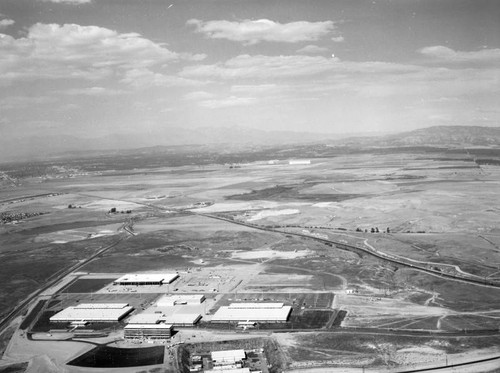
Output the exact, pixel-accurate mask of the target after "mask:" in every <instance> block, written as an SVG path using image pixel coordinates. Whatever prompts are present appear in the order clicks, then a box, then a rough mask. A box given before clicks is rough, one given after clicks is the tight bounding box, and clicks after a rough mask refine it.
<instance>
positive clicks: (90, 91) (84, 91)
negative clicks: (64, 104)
mask: <svg viewBox="0 0 500 373" xmlns="http://www.w3.org/2000/svg"><path fill="white" fill-rule="evenodd" d="M62 93H65V94H67V95H72V96H77V95H83V96H116V95H121V94H124V93H126V91H123V90H119V89H109V88H104V87H88V88H73V89H68V90H66V91H63V92H62Z"/></svg>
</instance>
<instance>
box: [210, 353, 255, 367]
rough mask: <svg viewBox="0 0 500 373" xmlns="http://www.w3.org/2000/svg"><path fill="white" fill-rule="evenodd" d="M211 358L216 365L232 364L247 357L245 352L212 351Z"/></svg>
mask: <svg viewBox="0 0 500 373" xmlns="http://www.w3.org/2000/svg"><path fill="white" fill-rule="evenodd" d="M211 356H212V360H213V362H214V364H218V365H220V364H233V363H235V362H237V361H241V360H244V359H246V357H247V355H246V353H245V350H226V351H212V352H211Z"/></svg>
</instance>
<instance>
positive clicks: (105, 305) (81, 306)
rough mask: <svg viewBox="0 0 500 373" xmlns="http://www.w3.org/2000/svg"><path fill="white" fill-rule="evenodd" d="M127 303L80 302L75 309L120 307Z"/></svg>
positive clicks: (125, 305)
mask: <svg viewBox="0 0 500 373" xmlns="http://www.w3.org/2000/svg"><path fill="white" fill-rule="evenodd" d="M127 306H128V303H80V304H79V305H78V306H74V308H75V309H109V310H111V309H117V310H118V309H121V308H124V307H127Z"/></svg>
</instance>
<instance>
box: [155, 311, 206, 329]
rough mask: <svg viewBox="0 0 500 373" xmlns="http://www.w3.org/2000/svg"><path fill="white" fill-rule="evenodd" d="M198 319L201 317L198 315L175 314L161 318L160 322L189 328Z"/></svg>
mask: <svg viewBox="0 0 500 373" xmlns="http://www.w3.org/2000/svg"><path fill="white" fill-rule="evenodd" d="M200 319H201V315H200V314H199V313H175V314H173V315H169V316H162V317H161V318H160V321H163V322H165V323H166V324H172V325H175V326H182V325H184V326H189V325H194V324H196V323H197V322H198V321H200Z"/></svg>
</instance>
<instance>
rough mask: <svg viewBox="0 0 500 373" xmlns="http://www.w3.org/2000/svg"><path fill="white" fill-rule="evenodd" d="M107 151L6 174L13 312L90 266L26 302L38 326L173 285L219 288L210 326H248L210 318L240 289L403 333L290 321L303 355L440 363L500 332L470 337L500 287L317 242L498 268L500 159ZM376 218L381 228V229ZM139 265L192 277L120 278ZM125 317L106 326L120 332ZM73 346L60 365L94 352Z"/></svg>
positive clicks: (475, 274) (303, 318)
mask: <svg viewBox="0 0 500 373" xmlns="http://www.w3.org/2000/svg"><path fill="white" fill-rule="evenodd" d="M103 162H104V161H103ZM107 162H110V163H100V166H99V172H98V173H96V172H82V173H80V174H79V175H78V176H75V177H72V178H62V177H61V178H58V177H43V178H39V177H27V178H20V179H19V180H21V181H20V182H19V185H18V186H16V188H13V187H12V186H9V185H3V186H2V187H1V188H0V212H2V213H6V214H12V216H24V218H23V219H21V220H19V221H17V222H15V223H14V222H9V223H8V224H2V225H0V259H1V260H0V281H2V283H3V286H2V288H1V290H0V314H3V315H6V314H7V312H8V311H9V309H12V308H13V307H14V305H15V304H17V303H19V302H20V301H22V300H23V299H25V298H27V297H28V296H29V294H31V293H33V292H34V291H36V290H37V289H40V288H42V287H43V286H44V285H46V284H47V283H49V282H50V280H51V279H58V274H61V273H63V272H64V271H65V270H68V269H69V268H70V267H71V266H76V265H78V264H81V266H79V267H78V269H77V270H78V274H73V275H72V277H69V278H68V277H66V278H65V279H64V281H66V282H65V283H62V282H59V284H60V285H59V288H58V287H57V286H56V287H54V288H53V289H46V290H45V292H44V298H43V299H44V300H47V302H46V303H44V306H45V307H43V310H42V311H41V315H35V314H33V315H32V313H25V318H24V320H25V321H24V325H23V328H24V329H25V330H28V329H29V327H30V325H31V324H33V323H34V325H35V328H34V331H35V332H36V331H37V330H38V331H39V332H40V333H38V337H40V336H43V335H44V333H47V332H48V331H49V330H51V329H54V326H53V325H49V324H48V322H47V321H48V317H49V316H50V314H53V313H54V312H56V311H57V310H60V309H62V308H64V307H66V306H68V305H74V304H76V303H77V301H78V302H83V301H92V302H98V301H99V302H103V301H111V302H118V301H123V302H126V303H130V304H131V305H133V306H134V307H135V308H136V312H139V311H141V312H142V311H144V312H146V313H147V312H155V309H154V306H153V302H154V299H156V298H157V297H159V296H160V295H161V294H165V293H176V294H204V295H205V296H206V297H207V301H206V304H204V305H203V307H202V308H199V309H197V312H198V311H199V312H200V313H201V314H203V316H204V318H203V322H202V326H206V328H204V327H203V328H200V330H203V331H204V332H203V333H205V331H207V330H208V331H210V333H214V335H216V333H232V334H230V335H235V333H236V334H237V335H238V336H239V337H241V335H242V334H241V331H240V332H239V334H238V333H237V332H236V331H235V330H234V328H233V330H229V329H228V330H223V329H224V328H222V329H221V330H217V328H215V327H212V326H210V325H209V324H208V322H209V321H210V317H211V315H213V313H214V312H215V311H216V309H217V308H218V307H220V306H222V305H226V304H229V303H230V302H231V301H236V300H239V301H268V302H269V301H276V302H284V303H285V304H290V305H292V306H293V307H294V308H293V312H292V316H291V319H290V320H289V323H287V324H283V325H282V326H277V325H269V326H268V327H269V328H272V329H274V328H277V329H285V330H287V329H291V328H294V329H296V328H304V329H311V328H313V329H322V328H327V326H328V328H329V329H331V328H334V329H335V330H337V329H338V328H339V327H340V329H342V328H345V330H346V333H348V331H349V330H350V328H363V330H365V328H366V329H370V328H371V329H377V330H384V331H385V332H387V333H389V335H384V336H383V337H381V336H380V335H377V336H376V340H375V337H374V336H369V335H367V336H361V335H359V334H357V335H355V336H348V335H346V334H341V336H340V337H339V334H336V333H334V332H332V335H331V336H330V335H329V334H323V333H322V334H321V335H320V336H319V337H318V338H313V336H308V335H307V334H304V336H302V334H300V337H299V334H293V335H291V334H290V335H288V334H284V333H276V334H277V335H278V334H279V336H278V337H277V341H278V344H279V345H280V349H281V350H282V351H283V353H284V354H285V355H283V356H293V359H292V360H291V361H294V363H293V364H296V365H293V364H292V367H293V366H295V367H301V366H302V365H301V364H302V363H304V364H306V362H308V361H309V362H313V361H316V362H318V361H322V362H323V363H325V361H329V363H328V364H330V365H335V366H346V367H349V366H360V364H365V365H366V366H372V367H373V366H388V365H390V364H393V363H394V362H396V363H397V364H401V365H405V364H410V365H411V364H413V363H418V362H422V361H425V359H431V360H432V359H434V360H436V361H438V360H439V359H442V356H443V353H444V352H443V351H445V353H466V352H467V351H469V350H470V351H472V350H475V349H479V348H486V347H488V348H492V349H493V348H494V347H495V346H498V345H500V344H499V343H498V337H495V336H489V337H482V339H481V341H483V342H484V343H482V344H481V343H480V341H479V339H478V338H474V337H470V338H469V337H467V336H466V335H465V332H474V331H478V330H488V331H492V330H498V321H499V320H500V289H498V288H493V287H485V286H478V285H474V284H470V283H467V282H463V281H455V280H454V279H450V278H445V277H440V276H439V272H438V274H429V273H424V272H422V271H419V270H416V269H414V268H410V267H408V266H404V265H401V264H395V263H390V262H388V261H386V260H384V259H383V258H382V259H381V258H375V257H373V256H370V255H368V254H367V253H364V252H362V251H360V250H347V249H346V248H343V247H341V246H340V245H335V244H334V243H329V242H321V241H318V240H316V238H321V239H329V240H332V241H335V242H337V243H348V244H352V245H354V246H356V245H361V246H363V247H365V248H370V247H372V248H374V250H378V251H380V252H384V253H387V254H388V255H391V256H393V257H400V258H403V259H404V260H405V261H406V262H408V263H410V262H413V263H419V265H422V266H424V267H425V268H430V269H433V270H436V271H442V272H443V273H447V274H450V275H457V276H461V275H462V274H467V275H468V276H471V278H477V279H487V280H488V281H498V280H500V230H499V227H498V224H497V222H498V221H499V220H500V217H499V214H500V210H499V209H498V208H496V207H495V206H497V205H498V202H499V196H498V192H497V190H498V187H499V186H500V185H499V184H500V172H498V170H497V169H496V168H491V167H493V166H489V167H490V168H488V167H484V168H483V167H481V168H480V167H478V166H477V165H476V164H475V163H473V162H471V161H470V160H469V159H468V158H467V155H466V154H455V156H453V154H448V153H444V152H443V151H441V150H439V151H435V152H430V153H429V152H427V151H426V152H419V151H418V150H411V151H410V150H408V151H398V152H397V154H392V153H384V152H373V153H370V154H368V153H349V154H336V155H335V157H321V158H314V159H312V162H311V164H310V165H300V166H294V165H289V164H288V163H287V162H278V163H274V164H268V163H267V162H248V163H241V164H239V167H237V168H236V167H233V168H230V167H228V165H224V164H205V165H204V166H203V167H199V166H198V165H182V166H179V167H174V166H171V165H170V166H165V165H163V166H161V167H156V168H138V167H134V164H133V163H132V164H131V165H130V167H129V168H124V166H123V165H122V166H123V167H122V166H120V167H118V166H116V165H115V166H116V167H114V166H113V167H111V166H112V162H111V161H107ZM120 164H121V163H120ZM79 167H80V166H79ZM83 171H85V170H83ZM70 205H71V208H70V207H69V206H70ZM112 209H116V212H111V210H112ZM38 212H43V215H36V214H35V213H38ZM23 213H29V214H25V215H22V214H23ZM30 214H31V215H30ZM218 218H223V219H226V220H218ZM238 223H241V224H238ZM372 228H373V229H374V230H375V228H377V229H378V230H379V233H371V229H372ZM387 228H389V231H387ZM292 233H294V234H301V235H302V236H300V237H299V236H296V235H293V234H292ZM107 247H109V249H107V250H106V251H105V252H103V253H102V254H101V255H99V256H97V257H95V258H93V259H92V260H90V261H85V260H86V259H87V258H89V257H91V256H92V255H93V254H95V253H97V252H99V251H100V250H102V249H103V248H107ZM134 272H142V273H161V272H163V273H172V272H177V273H179V275H180V278H179V279H178V280H176V281H174V282H173V283H172V284H170V285H162V286H145V287H141V288H138V287H118V286H114V285H112V284H111V283H112V281H113V279H115V278H117V277H119V276H120V275H121V274H124V273H134ZM71 279H74V281H71ZM60 280H63V279H60ZM36 300H37V301H38V299H36ZM35 303H37V302H34V303H33V302H32V305H31V307H33V306H34V304H35ZM37 312H38V309H37V310H36V312H35V313H37ZM337 315H339V317H338V319H337ZM37 316H40V317H39V318H38V319H37ZM35 319H37V321H36V322H34V321H35ZM334 319H335V320H337V321H335V320H334ZM333 321H335V322H334V323H332V322H333ZM339 324H340V325H339ZM122 327H123V323H116V325H102V329H103V330H107V331H111V334H113V333H114V331H116V332H118V331H119V330H121V328H122ZM260 327H261V328H266V326H265V325H261V326H260ZM99 328H101V326H99ZM63 329H64V328H63ZM219 329H220V328H219ZM421 331H426V332H427V331H429V332H464V336H462V337H460V338H458V337H453V338H455V339H453V338H452V337H439V338H437V339H436V338H434V339H433V338H431V337H429V338H428V339H422V340H418V343H422V345H421V346H420V347H421V348H420V347H419V345H418V343H417V342H415V341H417V339H418V338H417V337H411V338H410V337H404V338H407V339H404V338H403V337H402V336H401V335H399V334H397V333H401V332H404V333H410V334H411V333H413V332H417V333H419V332H421ZM42 332H43V333H42ZM391 332H394V334H393V335H391V334H390V333H391ZM200 333H201V332H200ZM203 333H201V334H200V335H202V336H203V338H209V334H203ZM270 333H273V332H271V331H270ZM194 334H196V333H194ZM38 337H37V338H38ZM228 337H229V336H228ZM372 337H373V338H372ZM117 338H121V337H117ZM192 338H195V337H192ZM200 338H201V337H200ZM217 338H221V336H220V335H218V337H217ZM335 338H338V339H335ZM353 338H361V340H362V343H361V344H360V347H359V349H356V348H354V347H352V346H351V345H352V344H353V343H354V342H353V340H354V339H353ZM401 338H403V339H401ZM412 338H413V339H412ZM495 338H496V339H495ZM436 341H437V342H436ZM458 341H460V343H462V344H463V345H462V344H460V343H459V342H458ZM438 342H439V343H442V344H443V346H444V347H443V346H441V345H439V343H438ZM57 343H61V345H60V346H62V343H65V342H62V341H59V342H57V341H50V342H45V341H41V340H36V341H35V340H29V341H28V340H27V339H26V337H25V336H22V335H21V331H19V332H17V334H15V337H13V342H12V343H11V345H10V346H9V347H8V348H7V350H6V351H7V353H6V356H7V357H9V358H12V359H14V360H15V359H16V358H18V359H27V360H29V359H31V358H33V356H35V355H43V356H45V357H49V360H48V361H51V360H50V358H51V354H52V352H51V351H52V350H53V351H58V350H59V347H54V346H59V345H57ZM66 343H68V342H66ZM495 343H496V344H495ZM371 344H373V346H372V345H371ZM74 345H76V346H75V348H72V349H70V350H69V351H70V352H68V353H67V354H65V355H64V359H60V358H59V359H55V360H54V361H55V363H54V364H55V365H56V366H57V365H58V364H59V366H62V365H64V364H66V362H67V361H69V360H71V359H74V358H76V357H77V356H79V355H81V354H82V353H83V352H86V351H88V350H90V347H89V346H88V345H80V344H79V343H76V342H75V343H74ZM440 346H441V347H440ZM76 347H78V348H76ZM351 347H352V348H354V349H352V350H351ZM424 347H425V348H424ZM281 350H280V351H281ZM82 351H83V352H82ZM339 351H340V353H339ZM349 351H351V352H349ZM89 356H90V355H89ZM44 361H45V360H44ZM47 364H48V363H47ZM51 364H52V363H51ZM328 364H327V365H328ZM306 365H307V364H306ZM306 365H304V366H306ZM66 367H67V366H66ZM75 369H76V368H75Z"/></svg>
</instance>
